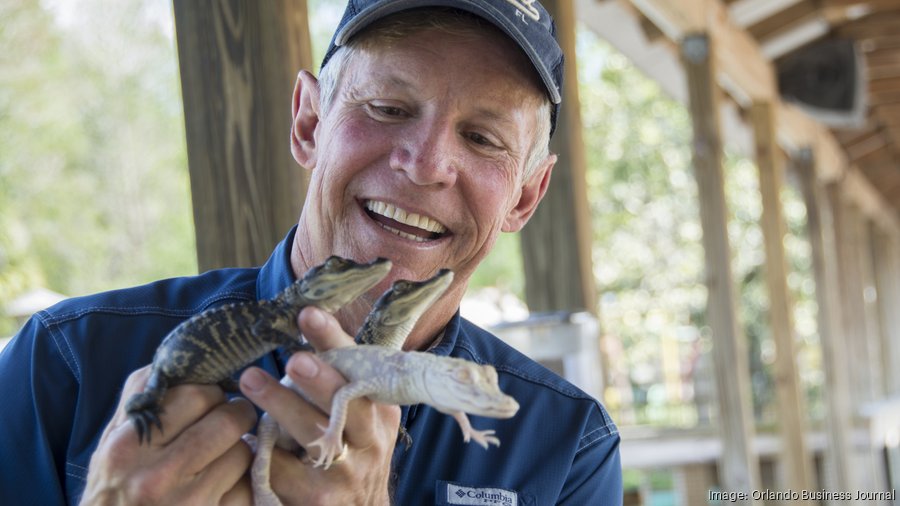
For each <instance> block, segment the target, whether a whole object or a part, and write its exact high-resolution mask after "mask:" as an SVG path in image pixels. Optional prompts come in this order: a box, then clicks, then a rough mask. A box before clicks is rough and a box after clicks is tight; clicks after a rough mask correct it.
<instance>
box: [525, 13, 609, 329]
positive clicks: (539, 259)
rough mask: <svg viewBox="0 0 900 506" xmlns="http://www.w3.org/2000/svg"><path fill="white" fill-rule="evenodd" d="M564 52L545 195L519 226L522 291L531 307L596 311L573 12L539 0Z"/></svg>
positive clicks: (544, 309) (532, 309) (538, 309)
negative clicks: (553, 157)
mask: <svg viewBox="0 0 900 506" xmlns="http://www.w3.org/2000/svg"><path fill="white" fill-rule="evenodd" d="M542 3H543V4H544V7H545V8H546V9H547V11H548V12H550V14H551V15H552V16H553V18H554V20H555V21H556V26H557V30H556V33H557V37H558V39H559V42H560V46H561V47H562V49H563V52H564V54H565V57H566V68H565V72H566V74H565V76H564V81H563V83H564V84H563V104H564V105H563V107H562V109H561V111H560V116H559V119H558V122H557V127H556V133H555V134H554V136H553V140H552V141H551V143H550V151H551V152H553V153H557V154H558V156H559V159H558V161H557V163H556V167H555V168H554V169H553V177H552V178H551V181H550V187H549V189H548V190H547V195H546V196H545V197H544V200H543V202H541V205H540V206H538V209H537V211H536V212H535V214H534V215H533V216H532V217H531V220H529V222H528V225H526V227H525V228H524V229H523V230H522V233H521V240H522V257H523V261H524V264H525V297H526V302H527V304H528V307H529V309H530V310H531V311H559V310H567V311H580V310H587V311H589V312H591V313H594V314H596V312H597V296H596V286H595V284H594V273H593V267H592V261H591V226H590V212H589V208H588V204H587V193H586V191H585V186H586V185H585V183H584V181H585V165H586V163H585V159H584V143H583V141H582V137H581V132H582V126H581V114H580V112H579V99H578V79H577V61H576V58H575V23H576V21H575V12H574V9H573V6H572V2H570V1H568V0H551V1H547V0H545V1H544V2H542Z"/></svg>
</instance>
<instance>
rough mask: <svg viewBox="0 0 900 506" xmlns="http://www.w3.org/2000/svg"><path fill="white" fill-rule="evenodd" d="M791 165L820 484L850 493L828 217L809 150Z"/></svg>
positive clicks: (842, 355)
mask: <svg viewBox="0 0 900 506" xmlns="http://www.w3.org/2000/svg"><path fill="white" fill-rule="evenodd" d="M793 162H794V165H793V166H794V168H795V170H796V172H797V175H798V179H799V181H800V189H801V192H802V193H803V201H804V203H805V205H806V228H807V235H808V236H809V244H810V249H811V252H812V266H813V276H814V278H815V281H816V303H817V304H818V306H819V310H818V330H819V340H820V343H821V346H822V361H823V368H824V371H825V403H826V409H827V416H826V418H825V422H826V430H827V432H828V434H827V437H828V444H827V445H826V446H825V466H824V467H825V479H824V483H823V484H822V485H824V487H825V488H826V489H828V490H851V488H852V486H853V485H854V484H855V481H854V479H853V477H852V471H853V468H852V466H851V465H850V464H851V462H850V459H848V458H847V455H850V454H851V451H852V448H851V446H850V434H851V431H852V429H853V425H852V424H853V419H852V414H853V405H852V403H851V402H850V392H849V385H848V376H847V362H846V360H845V359H846V350H845V345H844V342H843V321H842V318H841V314H842V313H841V303H840V299H839V297H838V294H839V293H840V284H839V276H838V263H837V257H836V251H837V238H836V237H835V224H834V216H833V214H832V208H831V206H829V205H828V202H827V200H826V195H824V194H823V188H822V186H821V185H820V184H819V183H818V181H817V180H816V170H815V165H814V163H815V162H814V160H813V155H812V150H811V149H803V150H801V151H799V152H798V153H796V154H795V155H794V157H793Z"/></svg>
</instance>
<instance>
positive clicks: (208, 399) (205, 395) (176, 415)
mask: <svg viewBox="0 0 900 506" xmlns="http://www.w3.org/2000/svg"><path fill="white" fill-rule="evenodd" d="M225 401H226V398H225V392H223V391H222V389H221V388H219V387H218V386H216V385H194V384H188V385H178V386H176V387H174V388H170V389H169V390H168V391H167V392H166V395H165V396H164V397H163V399H162V402H161V403H160V415H159V420H160V425H162V430H160V429H159V427H156V426H155V425H153V426H151V434H150V443H151V445H152V446H166V445H168V444H169V443H171V442H172V441H173V440H175V438H177V437H178V436H180V435H181V432H182V431H183V430H185V429H186V428H187V427H190V426H191V425H192V424H193V423H194V422H196V421H197V420H199V419H200V418H202V417H203V416H204V415H206V414H207V413H209V412H210V411H211V410H212V409H213V408H215V407H216V406H218V405H219V404H222V403H224V402H225Z"/></svg>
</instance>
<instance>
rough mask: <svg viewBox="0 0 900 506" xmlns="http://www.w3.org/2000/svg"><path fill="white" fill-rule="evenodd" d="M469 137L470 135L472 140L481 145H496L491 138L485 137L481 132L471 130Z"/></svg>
mask: <svg viewBox="0 0 900 506" xmlns="http://www.w3.org/2000/svg"><path fill="white" fill-rule="evenodd" d="M468 137H469V140H470V141H472V142H474V143H475V144H478V145H479V146H494V145H495V144H494V143H493V142H491V140H490V139H488V138H487V137H485V136H483V135H481V134H479V133H476V132H470V133H469V134H468Z"/></svg>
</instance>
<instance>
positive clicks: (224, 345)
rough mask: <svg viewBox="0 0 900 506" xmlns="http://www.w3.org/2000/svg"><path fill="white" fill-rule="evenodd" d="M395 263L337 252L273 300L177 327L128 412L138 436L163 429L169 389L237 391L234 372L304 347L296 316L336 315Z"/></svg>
mask: <svg viewBox="0 0 900 506" xmlns="http://www.w3.org/2000/svg"><path fill="white" fill-rule="evenodd" d="M390 270H391V262H390V261H389V260H387V259H384V258H379V259H377V260H375V261H373V262H370V263H368V264H358V263H356V262H353V261H352V260H347V259H343V258H340V257H337V256H332V257H330V258H329V259H328V260H326V261H325V263H323V264H321V265H319V266H317V267H314V268H312V269H310V270H309V271H308V272H307V273H306V275H305V276H303V278H302V279H300V280H298V281H297V282H295V283H293V284H292V285H291V286H289V287H288V288H286V289H285V290H284V291H283V292H281V293H280V294H278V295H277V296H276V297H275V298H274V299H271V300H261V301H253V302H240V303H235V304H227V305H224V306H220V307H217V308H213V309H210V310H207V311H204V312H202V313H200V314H198V315H196V316H194V317H192V318H190V319H189V320H187V321H185V322H183V323H182V324H180V325H178V326H177V327H175V329H174V330H172V331H171V332H170V333H169V334H168V335H167V336H166V338H165V339H164V340H163V342H162V343H161V344H160V345H159V348H157V350H156V354H155V355H154V357H153V364H152V366H151V369H150V379H149V380H148V381H147V386H146V387H145V388H144V391H143V392H141V393H138V394H135V395H133V396H132V397H131V398H130V399H129V400H128V403H127V404H126V405H125V410H126V412H127V413H128V416H129V417H130V418H131V420H133V421H134V425H135V428H136V430H137V433H138V438H139V439H140V440H141V441H143V440H144V439H145V438H146V440H147V442H148V443H149V442H150V433H151V430H150V424H151V423H152V424H153V425H156V426H157V427H158V428H159V430H162V422H161V421H160V419H159V414H160V403H161V402H162V399H163V396H164V395H165V392H166V390H167V389H168V388H169V387H172V386H175V385H180V384H183V383H200V384H218V385H220V386H222V388H224V389H225V390H227V391H236V390H237V388H236V382H235V380H234V378H233V377H232V376H233V375H234V374H235V373H236V372H237V371H239V370H241V369H242V368H244V367H245V366H247V365H249V364H251V363H252V362H254V361H255V360H257V359H259V358H260V357H261V356H263V355H265V354H266V353H268V352H270V351H272V350H275V349H276V348H279V347H286V348H288V349H291V348H296V347H299V346H300V344H301V340H300V330H299V329H298V328H297V315H298V314H299V313H300V310H301V309H303V308H304V307H305V306H308V305H315V306H318V307H321V308H322V309H323V310H325V311H328V312H334V311H336V310H337V309H339V308H340V307H342V306H344V305H345V304H347V303H349V302H350V301H352V300H353V299H355V298H357V297H358V296H360V295H361V294H363V293H365V292H366V291H368V290H369V289H370V288H372V287H374V286H375V285H376V284H378V282H379V281H381V280H382V279H383V278H384V277H385V276H387V274H388V272H389V271H390Z"/></svg>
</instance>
